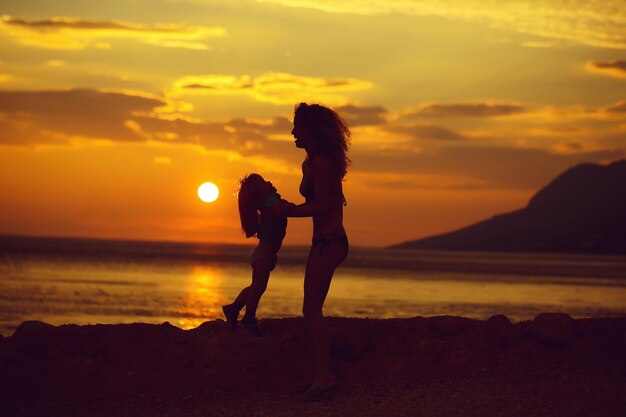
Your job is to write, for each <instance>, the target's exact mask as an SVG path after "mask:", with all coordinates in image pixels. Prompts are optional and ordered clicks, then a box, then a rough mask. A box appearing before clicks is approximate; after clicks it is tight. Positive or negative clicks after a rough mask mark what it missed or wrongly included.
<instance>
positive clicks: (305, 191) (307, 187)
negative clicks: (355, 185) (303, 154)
mask: <svg viewBox="0 0 626 417" xmlns="http://www.w3.org/2000/svg"><path fill="white" fill-rule="evenodd" d="M309 163H310V162H309ZM300 194H302V197H304V198H306V199H307V200H308V199H311V200H315V187H314V186H313V181H311V175H310V174H309V173H308V172H307V175H304V176H303V177H302V182H301V183H300ZM331 194H339V195H341V199H342V200H343V205H344V206H347V205H348V202H347V201H346V197H345V196H344V195H343V190H342V189H341V183H339V190H336V191H331Z"/></svg>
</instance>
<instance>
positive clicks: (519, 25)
mask: <svg viewBox="0 0 626 417" xmlns="http://www.w3.org/2000/svg"><path fill="white" fill-rule="evenodd" d="M257 1H259V2H261V3H275V4H280V5H283V6H288V7H303V8H309V9H316V10H323V11H326V12H333V13H351V14H361V15H376V14H385V13H404V14H407V15H415V16H437V17H443V18H448V19H455V20H465V21H477V22H484V23H486V24H488V25H489V26H492V27H496V28H503V29H511V30H514V31H517V32H520V33H526V34H531V35H534V36H538V37H542V38H547V39H556V40H561V41H568V42H575V43H581V44H584V45H591V46H599V47H604V48H616V49H626V31H624V27H626V8H625V7H624V3H623V0H604V1H587V0H551V1H545V0H519V1H514V0H505V1H497V0H489V1H485V0H396V1H388V0H372V1H367V2H364V1H361V0H257Z"/></svg>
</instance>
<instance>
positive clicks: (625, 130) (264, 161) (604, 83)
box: [0, 0, 626, 246]
mask: <svg viewBox="0 0 626 417" xmlns="http://www.w3.org/2000/svg"><path fill="white" fill-rule="evenodd" d="M0 15H2V18H1V20H0V50H1V55H0V191H1V192H0V233H3V234H5V233H11V234H28V235H44V236H85V237H103V238H122V239H155V240H184V241H209V242H239V243H242V242H245V241H246V239H245V238H244V236H243V235H242V233H241V229H240V225H239V219H238V213H237V205H236V200H235V198H234V192H235V191H236V189H237V185H238V179H239V178H240V177H242V176H243V175H244V174H246V173H250V172H258V173H261V174H262V175H264V176H265V177H266V178H267V179H270V180H271V181H272V182H273V183H274V184H275V185H276V186H277V187H278V189H279V192H280V193H281V194H282V196H283V197H284V198H286V199H288V200H290V201H294V202H296V203H301V202H302V200H303V199H302V197H301V196H300V195H299V194H298V192H297V189H298V183H299V181H300V164H301V162H302V159H303V157H304V153H303V151H302V150H299V149H296V148H295V146H294V144H293V137H292V136H291V135H290V131H291V119H292V114H293V107H294V105H295V104H296V103H298V102H300V101H305V102H309V103H311V102H319V103H323V104H326V105H329V106H332V107H333V108H335V109H336V110H337V111H338V112H339V113H340V114H341V115H343V116H344V117H345V119H346V120H347V122H348V124H349V126H350V127H351V129H352V147H351V150H350V153H349V156H350V157H351V159H352V161H353V163H352V166H351V167H350V169H349V172H348V175H347V177H346V181H345V183H344V191H345V195H346V198H347V200H348V206H347V207H346V208H345V223H346V229H347V231H348V235H349V237H350V240H351V243H353V244H356V245H368V246H384V245H389V244H393V243H399V242H401V241H405V240H411V239H415V238H419V237H425V236H428V235H431V234H435V233H441V232H445V231H450V230H453V229H456V228H458V227H461V226H465V225H468V224H470V223H472V222H476V221H478V220H482V219H484V218H487V217H491V216H492V215H494V214H497V213H502V212H506V211H511V210H513V209H517V208H521V207H523V206H525V205H526V203H527V202H528V199H529V198H530V197H531V196H532V194H533V193H534V192H536V191H537V189H538V188H540V187H542V186H544V185H546V183H547V182H549V181H550V180H551V179H552V178H554V176H556V175H557V174H559V173H560V172H562V171H563V170H565V169H567V168H568V167H571V166H573V165H576V164H578V163H581V162H597V163H606V162H610V161H614V160H617V159H621V158H624V156H625V154H626V151H625V149H626V101H625V99H626V7H624V2H623V0H602V1H600V0H592V1H589V0H584V1H583V0H567V1H566V0H516V1H512V0H503V1H496V0H421V1H420V0H399V1H382V0H381V1H378V0H371V1H359V0H310V1H309V0H302V1H298V0H258V1H253V0H241V1H239V0H178V1H175V0H107V1H93V0H55V1H45V0H29V1H23V0H19V1H17V0H16V1H3V2H2V3H1V5H0ZM205 181H211V182H214V183H215V184H217V186H218V187H219V188H220V192H221V195H220V197H219V199H218V200H217V201H216V202H214V203H210V204H208V203H204V202H202V201H201V200H200V199H199V198H198V196H197V194H196V190H197V188H198V186H199V185H200V184H202V183H203V182H205ZM310 238H311V224H310V219H293V220H290V223H289V229H288V237H287V239H286V244H304V243H306V242H308V241H309V239H310Z"/></svg>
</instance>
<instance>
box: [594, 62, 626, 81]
mask: <svg viewBox="0 0 626 417" xmlns="http://www.w3.org/2000/svg"><path fill="white" fill-rule="evenodd" d="M587 69H588V70H589V71H591V72H595V73H598V74H603V75H609V76H611V77H615V78H626V60H616V61H605V62H602V61H589V62H587Z"/></svg>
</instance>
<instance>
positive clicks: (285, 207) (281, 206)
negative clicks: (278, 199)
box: [270, 201, 296, 217]
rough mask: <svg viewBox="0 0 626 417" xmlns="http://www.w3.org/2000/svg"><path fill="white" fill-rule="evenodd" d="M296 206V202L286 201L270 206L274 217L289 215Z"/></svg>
mask: <svg viewBox="0 0 626 417" xmlns="http://www.w3.org/2000/svg"><path fill="white" fill-rule="evenodd" d="M295 207H296V205H295V204H293V203H290V202H288V201H285V202H284V203H278V204H274V205H273V206H272V207H270V213H271V215H272V216H274V217H289V215H290V214H291V212H292V210H293V209H294V208H295Z"/></svg>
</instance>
